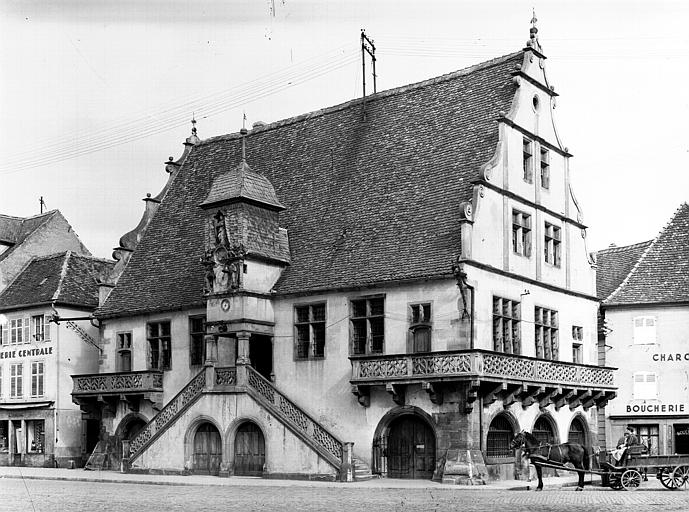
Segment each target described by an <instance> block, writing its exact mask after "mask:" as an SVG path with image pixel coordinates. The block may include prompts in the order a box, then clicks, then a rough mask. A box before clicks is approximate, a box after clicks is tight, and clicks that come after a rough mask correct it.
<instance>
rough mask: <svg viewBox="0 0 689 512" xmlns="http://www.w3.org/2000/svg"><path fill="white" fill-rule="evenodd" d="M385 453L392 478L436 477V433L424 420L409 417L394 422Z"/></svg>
mask: <svg viewBox="0 0 689 512" xmlns="http://www.w3.org/2000/svg"><path fill="white" fill-rule="evenodd" d="M386 451H387V470H388V476H389V477H390V478H418V479H430V478H432V477H433V471H434V470H435V433H434V432H433V429H432V428H431V427H430V426H429V425H428V423H426V421H424V420H423V418H421V417H419V416H416V415H412V414H406V415H403V416H400V417H399V418H396V419H395V420H394V421H392V422H391V423H390V429H389V432H388V438H387V450H386Z"/></svg>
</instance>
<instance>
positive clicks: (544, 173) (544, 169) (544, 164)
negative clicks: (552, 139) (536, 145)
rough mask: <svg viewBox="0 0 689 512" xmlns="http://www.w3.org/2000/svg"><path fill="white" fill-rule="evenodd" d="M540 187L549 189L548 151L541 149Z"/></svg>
mask: <svg viewBox="0 0 689 512" xmlns="http://www.w3.org/2000/svg"><path fill="white" fill-rule="evenodd" d="M541 187H543V188H545V189H549V188H550V151H548V150H547V149H546V148H541Z"/></svg>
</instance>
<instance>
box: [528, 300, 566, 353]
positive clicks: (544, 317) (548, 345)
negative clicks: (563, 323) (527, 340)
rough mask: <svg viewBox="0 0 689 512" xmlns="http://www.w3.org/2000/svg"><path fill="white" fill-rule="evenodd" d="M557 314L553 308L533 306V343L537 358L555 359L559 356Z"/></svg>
mask: <svg viewBox="0 0 689 512" xmlns="http://www.w3.org/2000/svg"><path fill="white" fill-rule="evenodd" d="M559 316H560V314H559V313H558V311H557V310H555V309H549V308H546V307H543V306H534V344H535V346H536V357H538V358H539V359H547V360H550V361H557V360H558V358H559V352H560V343H559V339H558V335H559Z"/></svg>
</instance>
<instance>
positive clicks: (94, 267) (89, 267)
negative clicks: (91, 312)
mask: <svg viewBox="0 0 689 512" xmlns="http://www.w3.org/2000/svg"><path fill="white" fill-rule="evenodd" d="M113 265H114V262H111V261H107V260H101V259H97V258H92V257H87V256H79V255H76V254H73V253H71V252H66V253H61V254H55V255H52V256H45V257H41V258H34V259H33V260H31V261H30V262H29V263H28V264H27V265H26V266H25V267H24V269H22V271H21V272H20V273H19V274H18V275H17V277H16V278H15V279H14V281H12V282H11V283H10V284H9V285H8V286H7V288H6V289H5V290H4V291H3V292H2V293H1V294H0V309H10V308H16V307H20V306H28V305H32V304H45V303H49V302H56V303H59V304H70V305H75V306H87V307H90V308H95V307H96V306H98V284H97V280H99V279H101V278H102V277H104V276H105V275H107V273H108V272H110V270H112V267H113Z"/></svg>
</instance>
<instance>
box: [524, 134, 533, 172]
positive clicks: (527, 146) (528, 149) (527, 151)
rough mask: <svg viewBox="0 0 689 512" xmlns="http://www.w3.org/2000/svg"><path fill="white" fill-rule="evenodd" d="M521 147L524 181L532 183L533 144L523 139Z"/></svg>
mask: <svg viewBox="0 0 689 512" xmlns="http://www.w3.org/2000/svg"><path fill="white" fill-rule="evenodd" d="M522 147H523V151H522V154H523V165H524V181H526V182H527V183H533V142H531V141H530V140H529V139H527V138H524V139H523V140H522Z"/></svg>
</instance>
